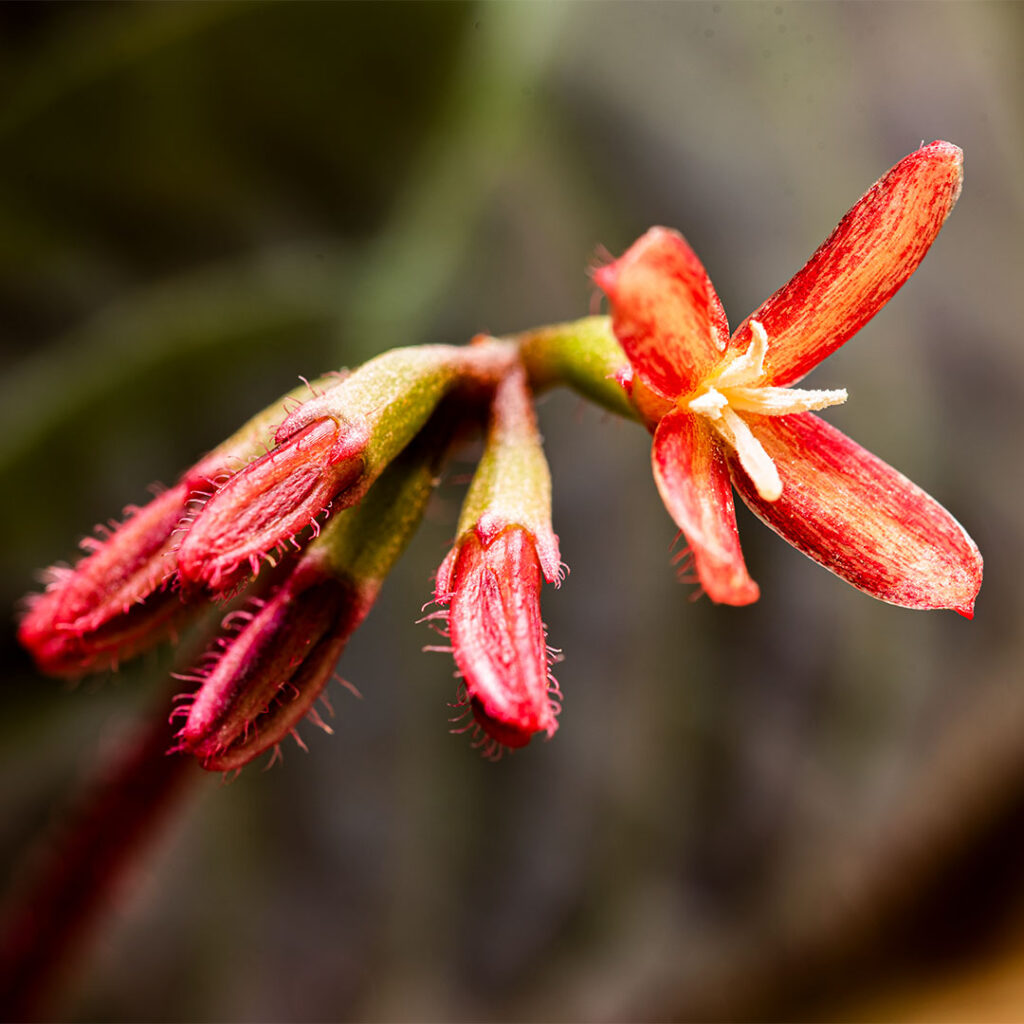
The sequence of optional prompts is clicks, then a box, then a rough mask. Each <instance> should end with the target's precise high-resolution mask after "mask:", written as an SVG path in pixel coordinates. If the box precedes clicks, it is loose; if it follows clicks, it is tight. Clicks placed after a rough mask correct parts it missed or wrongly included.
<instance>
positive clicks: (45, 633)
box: [18, 384, 307, 677]
mask: <svg viewBox="0 0 1024 1024" xmlns="http://www.w3.org/2000/svg"><path fill="white" fill-rule="evenodd" d="M306 390H307V385H305V384H303V385H302V386H301V387H299V388H295V389H294V390H293V391H291V392H289V393H288V394H287V395H285V396H283V398H281V399H279V400H278V401H276V402H274V403H273V404H272V405H270V406H268V407H267V408H266V409H264V410H263V411H262V412H261V413H259V414H258V415H256V416H254V417H253V418H252V419H251V420H249V422H248V423H246V424H245V425H244V426H243V427H242V428H241V429H240V430H239V431H237V432H236V433H235V434H234V435H232V436H231V437H230V438H228V439H227V440H226V441H225V442H224V443H223V444H221V445H219V446H218V447H217V448H216V449H214V451H212V452H210V454H209V455H207V456H205V457H204V458H203V459H201V460H200V461H199V462H197V463H196V464H195V465H194V466H193V467H192V468H191V469H189V470H188V471H187V472H185V473H184V474H183V475H182V478H181V481H180V482H179V483H178V484H177V485H176V486H174V487H172V488H170V489H169V490H166V491H163V492H162V493H160V494H158V495H157V496H156V497H155V498H154V499H153V500H152V501H150V502H149V503H148V504H147V505H144V506H143V507H141V508H136V507H134V506H129V508H128V509H126V517H125V519H124V521H123V522H122V523H120V524H113V525H112V527H111V528H109V529H108V528H106V527H101V528H99V530H98V533H99V534H100V536H97V537H88V538H86V539H85V540H84V541H83V542H82V545H81V546H82V548H83V550H84V551H85V552H86V555H85V557H84V558H82V559H80V560H79V562H78V563H77V564H76V565H75V566H74V567H73V568H69V567H66V566H56V567H54V568H52V569H50V570H49V571H48V572H47V574H46V577H47V587H46V590H45V592H44V593H42V594H38V595H33V596H31V597H29V598H28V601H27V606H28V610H27V612H26V614H25V616H24V618H23V619H22V620H21V623H20V626H19V629H18V638H19V640H20V641H21V643H22V644H23V645H24V646H25V647H26V648H28V650H29V651H30V652H31V653H32V656H33V657H34V659H35V661H36V664H37V665H38V667H39V669H40V671H42V672H46V673H47V674H49V675H57V676H68V677H77V676H81V675H84V674H85V673H87V672H98V671H101V670H103V669H107V668H111V667H116V665H117V664H118V663H119V662H120V661H121V660H124V659H127V658H130V657H132V656H134V655H135V654H138V653H139V652H141V651H143V650H146V649H148V648H150V647H152V646H154V645H155V644H157V643H160V642H161V641H163V640H165V639H167V638H168V637H169V636H172V635H173V634H174V632H175V630H176V629H177V628H178V627H179V626H181V625H183V624H184V623H185V622H186V621H187V620H188V618H189V617H191V616H192V615H193V614H194V611H195V608H196V607H197V605H196V602H195V601H194V600H193V595H182V594H181V593H180V592H179V590H178V588H177V586H176V584H177V579H176V576H177V568H176V562H175V548H176V547H177V544H178V541H179V539H180V536H181V531H180V524H181V522H182V520H183V519H186V518H187V514H188V510H189V506H190V504H191V503H192V502H194V501H196V500H200V499H201V498H202V497H203V496H204V495H205V494H207V493H209V491H210V490H211V489H212V488H215V487H216V486H217V485H218V484H219V483H220V482H222V481H223V480H224V479H226V478H227V477H229V476H230V475H231V474H232V473H234V472H235V471H237V470H238V469H239V468H240V467H241V466H243V465H244V464H245V463H246V462H247V461H248V460H249V459H251V458H252V457H253V456H254V455H256V454H257V453H258V452H260V451H262V450H264V449H265V447H266V445H267V443H268V442H269V441H270V440H271V439H272V438H273V433H274V430H275V429H276V427H277V425H278V424H279V423H280V422H281V419H282V418H283V416H284V415H285V414H286V412H287V407H286V404H285V403H286V402H288V401H289V400H294V399H296V398H297V397H298V396H299V395H301V394H302V393H303V392H304V391H306Z"/></svg>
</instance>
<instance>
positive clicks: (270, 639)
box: [179, 410, 454, 771]
mask: <svg viewBox="0 0 1024 1024" xmlns="http://www.w3.org/2000/svg"><path fill="white" fill-rule="evenodd" d="M449 411H450V410H441V411H439V412H438V414H437V418H436V419H435V421H434V422H432V423H431V425H430V426H428V428H427V429H426V430H424V431H423V433H422V435H421V436H420V437H419V438H417V439H416V441H414V442H413V444H412V445H410V446H409V448H408V449H407V450H406V451H404V452H403V453H402V454H401V455H400V456H399V457H398V459H396V460H395V461H394V462H393V463H392V465H391V466H390V467H389V468H388V469H387V470H386V471H385V472H384V474H383V476H382V477H381V478H380V479H379V480H378V481H377V483H375V484H374V485H373V487H372V488H371V489H370V491H369V493H368V494H367V496H366V498H365V499H364V500H363V501H362V503H360V504H359V505H357V506H355V507H353V508H349V509H345V510H343V511H342V512H339V513H338V514H337V515H336V516H335V517H334V518H333V519H332V520H331V521H330V522H329V523H328V524H327V526H326V527H325V528H324V529H323V531H322V533H321V534H320V536H319V537H318V538H316V539H315V540H314V541H313V542H312V543H311V544H310V545H309V547H308V548H307V549H306V550H305V552H304V553H303V554H302V556H301V557H300V558H299V560H298V561H297V563H296V564H295V565H294V567H291V568H289V567H287V566H282V567H281V571H282V572H283V573H284V577H283V579H282V580H281V581H280V582H279V583H278V584H277V585H276V586H275V587H273V588H272V589H271V591H270V592H269V595H268V596H267V598H266V600H265V601H263V602H261V603H259V604H258V607H257V609H256V611H255V612H246V611H241V612H239V611H235V612H232V613H230V614H229V615H228V616H227V619H226V620H225V627H226V631H225V634H224V635H223V636H222V637H221V639H220V640H219V641H218V643H217V646H216V647H215V649H214V657H213V658H212V664H211V665H210V666H209V667H208V668H205V669H200V670H199V671H197V672H195V673H193V675H192V676H189V677H185V678H189V679H192V680H194V681H196V682H199V683H200V686H199V689H198V691H197V692H196V694H195V695H194V697H193V699H192V701H191V706H190V707H187V708H184V707H183V708H182V712H183V713H186V714H187V716H188V717H187V721H186V723H185V726H184V728H183V729H182V730H181V732H180V734H179V736H180V740H181V749H184V750H187V751H189V752H191V753H193V754H195V755H196V757H197V758H199V760H200V762H201V763H202V765H203V767H204V768H208V769H210V770H211V771H226V770H232V769H237V768H241V767H242V766H243V765H245V764H246V763H248V762H249V761H251V760H252V759H253V758H254V757H257V756H258V755H259V754H261V753H263V752H264V751H266V750H269V749H270V748H271V747H276V746H277V745H278V744H279V743H280V742H281V740H283V739H285V738H286V737H287V736H288V735H289V734H292V735H294V736H295V737H296V739H298V733H297V732H296V731H295V730H296V727H297V726H298V724H299V723H300V722H301V720H302V719H303V718H304V717H306V716H307V715H308V716H309V717H310V718H312V719H313V721H314V722H315V723H316V724H318V725H320V726H321V727H322V728H324V729H325V730H327V731H328V732H329V731H330V729H329V728H328V727H327V726H326V724H325V723H324V722H323V720H322V719H321V718H320V716H319V715H318V713H317V712H316V710H315V708H314V705H315V703H316V701H317V699H318V698H319V697H320V695H321V693H322V692H323V689H324V687H325V686H326V685H327V683H328V682H329V681H330V679H331V676H332V674H333V672H334V666H335V664H336V662H337V660H338V658H339V657H340V655H341V653H342V651H343V650H344V648H345V645H346V643H347V642H348V639H349V637H350V636H351V635H352V633H353V632H354V631H355V629H356V628H357V627H358V626H359V624H360V623H361V622H362V621H363V619H364V618H365V616H366V614H367V613H368V612H369V610H370V608H371V607H372V605H373V602H374V600H375V599H376V596H377V593H378V592H379V590H380V587H381V585H382V583H383V580H384V578H385V577H386V576H387V574H388V572H390V570H391V568H392V566H393V565H394V563H395V562H396V561H397V559H398V557H399V555H400V554H401V552H402V551H403V550H404V548H405V546H406V544H407V543H408V541H409V540H410V539H411V537H412V534H413V533H414V532H415V530H416V527H417V526H418V524H419V522H420V519H421V518H422V515H423V511H424V509H425V508H426V504H427V501H428V499H429V497H430V494H431V493H432V491H433V487H434V483H435V479H436V474H437V469H438V466H439V463H440V459H441V458H442V457H443V455H444V453H445V451H446V450H447V447H448V442H449V439H450V437H451V433H452V429H453V427H454V421H453V420H452V418H451V416H450V415H448V412H449ZM238 623H241V628H240V629H236V628H235V627H236V626H237V624H238ZM299 742H300V744H301V740H299Z"/></svg>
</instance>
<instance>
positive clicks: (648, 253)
mask: <svg viewBox="0 0 1024 1024" xmlns="http://www.w3.org/2000/svg"><path fill="white" fill-rule="evenodd" d="M594 280H595V281H596V282H597V285H598V287H599V288H601V290H602V291H603V292H604V293H605V294H606V295H607V296H608V299H609V302H610V303H611V309H612V327H613V328H614V330H615V337H616V338H618V340H619V344H620V345H621V346H622V348H623V350H624V351H625V353H626V355H627V356H628V357H629V361H630V362H631V363H632V364H633V368H634V369H635V370H636V372H637V373H638V374H639V375H640V376H641V377H642V378H643V379H644V380H645V381H646V383H647V384H648V385H649V386H650V387H652V388H654V389H655V390H656V391H658V392H660V393H661V394H662V395H663V396H664V397H666V398H677V397H678V396H680V395H684V394H686V393H687V392H688V391H691V390H692V389H693V388H694V387H696V385H697V383H698V382H699V381H700V380H701V379H702V378H703V377H704V376H706V374H707V373H708V371H709V370H710V369H711V368H712V367H713V366H714V365H715V364H716V363H718V362H719V360H720V359H721V358H722V353H723V352H725V349H726V346H727V345H728V341H729V324H728V321H727V320H726V318H725V311H724V310H723V309H722V303H721V300H720V299H719V298H718V295H717V294H716V292H715V289H714V287H713V286H712V284H711V281H710V279H709V278H708V275H707V271H706V270H705V269H704V267H703V266H702V265H701V262H700V260H699V259H697V257H696V256H695V255H694V252H693V250H692V249H691V248H690V247H689V245H687V243H686V240H685V239H684V238H683V236H682V235H680V234H679V233H678V232H676V231H671V230H670V229H668V228H651V230H650V231H648V232H647V234H645V235H644V236H643V237H642V238H640V239H638V240H637V241H636V242H634V243H633V245H632V246H631V247H630V248H629V250H628V251H627V252H626V253H625V254H624V255H623V256H621V257H620V258H619V259H617V260H615V262H614V263H610V264H608V265H607V266H604V267H601V268H599V269H598V270H597V271H595V272H594Z"/></svg>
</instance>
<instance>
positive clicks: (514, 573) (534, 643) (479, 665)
mask: <svg viewBox="0 0 1024 1024" xmlns="http://www.w3.org/2000/svg"><path fill="white" fill-rule="evenodd" d="M560 571H561V567H560V562H559V556H558V538H557V537H555V535H554V533H553V532H552V530H551V478H550V474H549V473H548V467H547V462H546V461H545V459H544V453H543V451H542V449H541V444H540V435H539V434H538V432H537V422H536V418H535V417H534V413H533V403H532V396H531V394H530V391H529V388H528V387H527V383H526V375H525V373H524V372H523V370H522V368H521V367H520V368H516V369H515V370H514V371H513V372H511V373H509V374H508V375H507V376H506V377H505V378H504V379H503V380H502V382H501V384H499V386H498V388H497V391H496V392H495V396H494V402H493V405H492V409H491V423H490V428H489V431H488V437H487V445H486V449H485V451H484V455H483V458H482V459H481V461H480V465H479V466H478V468H477V471H476V473H475V474H474V476H473V482H472V484H471V485H470V489H469V493H468V494H467V495H466V501H465V504H464V505H463V509H462V515H461V517H460V520H459V533H458V539H457V541H456V544H455V547H454V548H453V549H452V550H451V551H450V552H449V554H448V556H447V558H445V560H444V562H443V563H442V565H441V568H440V569H439V570H438V574H437V585H436V588H435V594H434V597H435V600H436V601H437V602H438V604H440V605H446V606H447V619H448V631H449V636H450V638H451V646H452V653H453V655H454V657H455V663H456V665H457V666H458V669H459V672H460V674H461V675H462V678H463V681H464V685H465V697H466V702H468V704H469V707H470V709H471V711H472V714H473V717H474V719H475V720H476V723H477V725H478V726H480V728H481V729H482V730H483V733H484V735H485V736H486V737H487V740H485V741H484V745H485V746H486V748H487V752H488V753H493V752H495V751H496V750H500V748H501V747H522V746H525V745H526V744H527V743H528V742H529V741H530V738H531V737H532V736H533V735H534V734H536V733H538V732H546V733H547V735H548V736H551V735H552V734H553V733H554V732H555V729H556V728H557V727H558V723H557V721H556V718H555V715H556V713H557V710H558V704H557V702H556V701H554V700H553V699H552V694H554V695H555V696H558V689H557V684H555V682H554V680H553V679H552V677H551V676H550V674H549V671H548V662H549V657H548V648H547V641H546V639H545V630H544V623H543V621H542V620H541V615H540V587H541V577H542V576H543V577H544V578H546V579H547V580H548V581H549V582H557V581H558V579H559V578H560Z"/></svg>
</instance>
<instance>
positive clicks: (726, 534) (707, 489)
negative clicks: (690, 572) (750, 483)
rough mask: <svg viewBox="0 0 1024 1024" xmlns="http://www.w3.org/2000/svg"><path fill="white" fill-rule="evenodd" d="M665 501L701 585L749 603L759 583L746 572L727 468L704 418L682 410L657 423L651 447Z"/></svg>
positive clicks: (728, 599)
mask: <svg viewBox="0 0 1024 1024" xmlns="http://www.w3.org/2000/svg"><path fill="white" fill-rule="evenodd" d="M651 461H652V462H653V465H654V479H655V481H656V482H657V484H658V490H659V491H660V492H661V500H662V501H663V502H665V507H666V508H667V509H668V511H669V514H670V515H671V516H672V518H673V519H674V520H675V521H676V525H677V526H678V527H679V529H681V530H682V531H683V533H684V534H685V535H686V539H687V541H689V544H690V549H691V551H692V552H693V560H694V566H695V568H696V570H697V576H698V577H699V579H700V583H701V586H702V587H703V588H704V590H705V591H706V593H707V595H708V597H710V598H711V600H712V601H718V602H720V603H722V604H750V603H751V602H752V601H756V600H757V598H758V593H759V591H758V588H757V584H756V583H755V582H754V581H753V580H752V579H751V578H750V576H749V575H748V574H747V567H746V565H745V563H744V561H743V552H742V551H741V550H740V538H739V534H738V533H737V532H736V510H735V508H734V507H733V503H732V487H731V486H730V484H729V473H728V471H727V469H726V466H725V461H724V459H723V458H722V454H721V451H720V449H719V445H718V443H717V441H716V439H715V438H714V436H713V435H712V433H711V430H710V428H708V427H706V426H705V425H704V423H703V422H702V421H701V419H700V418H699V417H697V416H693V415H691V414H689V413H685V412H683V411H682V410H678V409H677V410H676V411H675V412H671V413H669V414H668V415H667V416H666V417H665V418H664V419H663V420H662V421H661V423H659V424H658V429H657V431H656V432H655V435H654V446H653V448H652V449H651Z"/></svg>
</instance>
